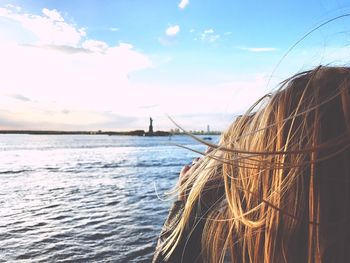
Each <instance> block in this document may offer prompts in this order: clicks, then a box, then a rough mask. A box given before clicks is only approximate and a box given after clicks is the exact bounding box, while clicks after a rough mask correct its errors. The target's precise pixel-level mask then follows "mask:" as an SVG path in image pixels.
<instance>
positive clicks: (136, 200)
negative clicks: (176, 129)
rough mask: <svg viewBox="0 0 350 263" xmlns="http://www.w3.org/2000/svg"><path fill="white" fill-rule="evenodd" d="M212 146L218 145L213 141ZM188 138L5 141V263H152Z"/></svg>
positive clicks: (1, 208)
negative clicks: (182, 146) (170, 193)
mask: <svg viewBox="0 0 350 263" xmlns="http://www.w3.org/2000/svg"><path fill="white" fill-rule="evenodd" d="M211 137H212V138H213V141H212V142H215V141H217V140H218V137H217V136H211ZM175 144H181V145H184V146H186V147H189V148H191V149H195V150H198V151H204V150H205V148H206V147H205V146H204V145H203V144H201V143H198V142H196V141H195V140H194V139H192V138H191V137H189V136H184V135H175V136H170V137H137V136H108V135H24V134H16V135H15V134H8V135H0V262H120V263H125V262H151V260H152V256H153V253H154V249H155V245H156V242H157V238H158V235H159V232H160V230H161V228H162V225H163V223H164V220H165V219H166V216H167V214H168V209H169V207H170V205H171V203H172V202H173V198H172V197H170V196H169V195H167V193H168V192H169V191H170V190H171V189H172V188H173V187H174V185H175V184H176V182H177V179H178V175H179V172H180V170H181V168H182V167H183V166H184V165H185V164H188V163H190V162H192V159H193V158H195V157H198V154H196V153H194V152H192V151H189V150H186V149H183V148H180V147H178V146H176V145H175Z"/></svg>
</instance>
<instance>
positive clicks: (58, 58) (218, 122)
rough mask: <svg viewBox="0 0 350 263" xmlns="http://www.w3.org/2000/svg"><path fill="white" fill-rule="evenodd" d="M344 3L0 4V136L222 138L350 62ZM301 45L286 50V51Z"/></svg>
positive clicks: (88, 0)
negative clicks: (257, 111)
mask: <svg viewBox="0 0 350 263" xmlns="http://www.w3.org/2000/svg"><path fill="white" fill-rule="evenodd" d="M348 13H350V3H348V1H347V0H337V1H328V0H310V1H301V0H294V1H275V0H268V1H232V0H222V1H213V0H211V1H210V0H167V1H161V0H157V1H156V0H148V1H146V0H133V1H130V0H103V1H101V0H74V1H71V0H60V1H57V0H46V1H44V0H0V129H35V130H114V131H122V130H134V129H144V130H147V129H148V124H149V117H152V118H153V120H154V123H153V124H154V129H155V130H168V129H171V128H174V124H173V123H172V122H171V121H170V120H169V118H168V117H167V116H171V117H172V118H173V119H174V120H175V121H176V122H177V123H178V124H180V125H181V126H182V127H183V128H185V129H186V130H206V129H207V125H209V126H210V129H211V130H219V131H222V130H224V129H225V128H226V127H228V125H229V124H230V123H231V122H232V121H233V120H234V118H235V116H237V115H238V114H242V113H244V111H245V110H247V109H248V108H249V106H250V105H252V104H253V103H254V102H255V101H256V100H258V99H259V98H260V97H262V96H263V95H264V94H266V93H268V92H270V91H273V90H274V89H276V87H277V86H278V83H279V82H281V81H282V80H283V79H285V78H287V77H289V76H291V75H293V74H295V73H297V72H300V71H303V70H307V69H310V68H312V67H315V66H317V65H319V64H326V65H329V64H330V65H339V64H340V65H344V64H345V65H347V64H348V63H349V61H350V48H349V45H350V26H349V25H350V17H348V16H347V17H344V18H342V19H337V20H335V21H333V22H331V23H329V24H326V25H324V26H322V27H321V28H320V29H318V30H316V31H315V32H313V33H312V34H310V35H308V36H307V37H306V38H305V39H303V36H305V34H307V32H309V31H312V30H313V29H315V28H316V27H317V26H319V25H320V24H322V23H324V22H325V21H327V20H329V19H332V18H335V17H337V16H339V15H344V14H348ZM301 39H303V40H302V41H300V43H298V44H297V45H296V46H295V47H293V48H292V49H291V50H290V48H291V47H292V46H293V45H294V44H295V43H297V42H298V41H299V40H301Z"/></svg>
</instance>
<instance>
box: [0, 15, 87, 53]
mask: <svg viewBox="0 0 350 263" xmlns="http://www.w3.org/2000/svg"><path fill="white" fill-rule="evenodd" d="M42 13H43V15H33V14H28V13H23V12H21V11H20V9H18V8H17V9H13V8H0V17H3V18H6V19H9V20H11V21H15V22H18V23H19V24H20V25H21V26H22V27H23V28H24V29H25V30H27V31H28V32H30V33H31V34H33V35H34V36H35V44H38V45H68V46H78V45H79V43H80V41H81V40H82V38H83V37H84V36H86V32H85V29H84V28H77V27H76V26H75V25H73V24H71V23H67V22H65V20H64V18H63V17H62V16H61V14H60V12H58V11H57V10H55V9H53V10H49V9H47V8H44V9H42Z"/></svg>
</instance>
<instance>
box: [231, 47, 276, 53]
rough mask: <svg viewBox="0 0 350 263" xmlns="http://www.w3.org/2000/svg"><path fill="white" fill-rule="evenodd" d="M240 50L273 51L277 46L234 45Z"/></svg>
mask: <svg viewBox="0 0 350 263" xmlns="http://www.w3.org/2000/svg"><path fill="white" fill-rule="evenodd" d="M236 48H238V49H240V50H244V51H249V52H273V51H277V50H278V49H277V48H274V47H245V46H238V47H236Z"/></svg>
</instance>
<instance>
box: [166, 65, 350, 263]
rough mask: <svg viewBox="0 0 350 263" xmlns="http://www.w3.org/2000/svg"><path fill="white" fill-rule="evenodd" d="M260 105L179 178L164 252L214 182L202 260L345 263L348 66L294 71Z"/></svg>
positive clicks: (349, 253) (349, 191) (348, 254)
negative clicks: (185, 191)
mask: <svg viewBox="0 0 350 263" xmlns="http://www.w3.org/2000/svg"><path fill="white" fill-rule="evenodd" d="M261 103H263V105H262V106H261V107H260V109H259V110H257V111H255V112H253V111H250V112H248V113H247V114H246V115H243V116H241V117H240V118H239V119H237V120H236V121H235V122H234V123H233V124H232V125H231V127H230V128H229V129H228V130H227V131H226V132H225V133H223V135H222V136H221V140H220V142H219V145H218V146H217V148H216V149H215V150H214V151H213V152H211V153H210V154H209V155H207V156H205V158H204V161H203V163H202V165H201V166H200V167H199V168H198V169H197V170H196V171H195V172H194V173H193V174H192V175H191V177H190V178H189V180H187V184H189V185H191V186H192V189H191V192H190V193H189V195H188V199H187V202H186V205H185V210H184V214H183V217H182V219H181V220H180V222H179V223H178V225H177V227H176V230H175V232H174V233H173V235H172V236H171V238H170V239H169V240H168V243H167V245H168V246H167V247H166V248H165V251H166V252H168V253H170V252H171V249H172V246H174V245H175V244H176V240H177V239H178V237H179V236H180V235H181V233H182V231H183V229H184V228H185V226H186V224H187V222H188V220H189V216H190V213H191V211H192V210H194V209H195V207H196V206H198V205H201V204H202V203H203V196H206V198H205V199H204V200H206V201H205V202H207V203H208V201H207V200H208V196H209V197H210V196H211V194H210V193H211V191H212V190H211V189H212V188H213V183H212V182H220V183H219V184H217V185H218V187H220V188H221V192H220V191H219V192H220V193H221V194H219V195H212V196H214V197H213V200H211V201H210V202H209V203H210V204H206V205H210V209H209V210H208V212H207V213H205V214H204V215H203V217H204V218H205V219H206V223H205V227H204V232H203V236H202V248H203V250H204V252H203V253H204V254H203V257H204V258H205V259H206V260H208V261H209V262H222V261H223V260H224V256H225V253H227V254H228V255H229V257H230V258H231V260H232V262H346V260H349V259H350V68H347V67H317V68H316V69H314V70H311V71H307V72H304V73H300V74H297V75H295V76H293V77H291V78H290V79H288V80H286V81H285V82H284V83H282V85H281V88H280V89H279V90H278V91H277V92H275V93H274V94H272V95H269V96H267V98H265V99H264V101H262V102H260V105H261ZM184 187H186V186H184ZM217 192H218V191H217V190H216V193H217ZM209 199H210V198H209ZM226 256H227V255H226Z"/></svg>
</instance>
